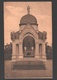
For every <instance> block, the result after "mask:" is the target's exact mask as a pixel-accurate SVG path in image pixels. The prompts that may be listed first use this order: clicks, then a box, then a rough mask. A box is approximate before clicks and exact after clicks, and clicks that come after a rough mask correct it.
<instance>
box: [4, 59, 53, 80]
mask: <svg viewBox="0 0 57 80" xmlns="http://www.w3.org/2000/svg"><path fill="white" fill-rule="evenodd" d="M52 66H53V65H52V60H47V63H46V70H12V64H11V60H5V61H4V77H5V79H19V78H45V77H47V78H52V77H53V68H52Z"/></svg>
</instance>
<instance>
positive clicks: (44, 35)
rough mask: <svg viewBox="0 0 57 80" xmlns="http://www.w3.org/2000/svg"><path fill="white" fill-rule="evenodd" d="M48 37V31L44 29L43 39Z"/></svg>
mask: <svg viewBox="0 0 57 80" xmlns="http://www.w3.org/2000/svg"><path fill="white" fill-rule="evenodd" d="M46 38H47V33H46V32H45V31H43V40H45V39H46Z"/></svg>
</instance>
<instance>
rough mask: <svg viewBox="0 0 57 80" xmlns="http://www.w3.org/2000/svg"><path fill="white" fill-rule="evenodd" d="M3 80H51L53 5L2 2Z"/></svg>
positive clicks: (46, 2)
mask: <svg viewBox="0 0 57 80" xmlns="http://www.w3.org/2000/svg"><path fill="white" fill-rule="evenodd" d="M3 7H4V78H5V79H27V78H28V79H45V78H47V79H52V78H53V51H52V45H53V43H52V1H37V2H36V1H34V2H32V1H30V2H26V1H25V2H13V1H12V2H10V1H9V2H4V3H3Z"/></svg>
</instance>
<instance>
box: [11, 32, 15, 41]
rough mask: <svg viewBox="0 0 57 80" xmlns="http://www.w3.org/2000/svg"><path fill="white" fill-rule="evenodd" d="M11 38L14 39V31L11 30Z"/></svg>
mask: <svg viewBox="0 0 57 80" xmlns="http://www.w3.org/2000/svg"><path fill="white" fill-rule="evenodd" d="M11 39H12V40H14V39H15V32H14V31H13V32H11Z"/></svg>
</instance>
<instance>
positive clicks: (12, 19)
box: [4, 1, 52, 45]
mask: <svg viewBox="0 0 57 80" xmlns="http://www.w3.org/2000/svg"><path fill="white" fill-rule="evenodd" d="M28 5H29V6H30V14H32V15H33V16H35V17H36V19H37V23H38V30H39V31H41V32H43V31H46V32H47V40H46V41H47V42H48V44H49V45H52V2H50V1H49V2H47V1H46V2H35V1H34V2H4V45H6V44H7V43H10V42H11V36H10V33H11V32H12V31H15V32H16V31H18V30H19V24H20V19H21V18H22V17H23V16H24V15H26V14H27V6H28Z"/></svg>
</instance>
